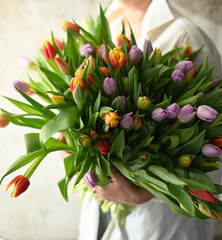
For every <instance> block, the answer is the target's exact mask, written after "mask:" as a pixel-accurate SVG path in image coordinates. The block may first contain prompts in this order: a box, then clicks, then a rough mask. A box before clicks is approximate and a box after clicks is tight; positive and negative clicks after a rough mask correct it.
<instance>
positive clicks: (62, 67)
mask: <svg viewBox="0 0 222 240" xmlns="http://www.w3.org/2000/svg"><path fill="white" fill-rule="evenodd" d="M54 60H55V63H56V65H57V67H58V68H59V70H60V71H61V72H63V73H64V74H66V75H69V74H70V72H69V64H68V63H67V62H66V61H65V60H63V59H61V58H55V59H54Z"/></svg>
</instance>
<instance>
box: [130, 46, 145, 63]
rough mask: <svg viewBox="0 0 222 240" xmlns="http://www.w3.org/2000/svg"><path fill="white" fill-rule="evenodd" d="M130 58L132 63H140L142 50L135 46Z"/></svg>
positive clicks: (131, 50)
mask: <svg viewBox="0 0 222 240" xmlns="http://www.w3.org/2000/svg"><path fill="white" fill-rule="evenodd" d="M129 58H130V61H131V62H134V61H136V62H139V61H140V60H141V58H142V53H141V50H140V49H139V48H138V47H137V46H136V45H133V46H132V47H131V49H130V51H129Z"/></svg>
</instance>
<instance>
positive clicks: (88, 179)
mask: <svg viewBox="0 0 222 240" xmlns="http://www.w3.org/2000/svg"><path fill="white" fill-rule="evenodd" d="M84 181H85V184H86V185H87V186H88V187H90V188H95V187H96V186H97V184H98V177H97V176H96V174H95V173H94V172H87V173H86V174H85V175H84Z"/></svg>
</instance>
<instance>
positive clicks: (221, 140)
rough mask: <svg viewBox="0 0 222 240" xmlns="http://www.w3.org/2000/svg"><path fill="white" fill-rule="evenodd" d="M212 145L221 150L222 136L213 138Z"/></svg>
mask: <svg viewBox="0 0 222 240" xmlns="http://www.w3.org/2000/svg"><path fill="white" fill-rule="evenodd" d="M212 143H213V144H214V145H216V146H217V147H219V148H220V149H221V148H222V135H220V136H217V137H216V138H214V139H213V141H212Z"/></svg>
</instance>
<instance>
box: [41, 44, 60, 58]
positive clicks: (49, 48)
mask: <svg viewBox="0 0 222 240" xmlns="http://www.w3.org/2000/svg"><path fill="white" fill-rule="evenodd" d="M42 52H43V55H44V56H45V58H46V59H47V60H50V59H53V58H54V57H55V56H56V54H57V51H56V49H55V47H54V46H53V45H52V44H51V43H50V42H49V41H48V40H44V41H43V45H42Z"/></svg>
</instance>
